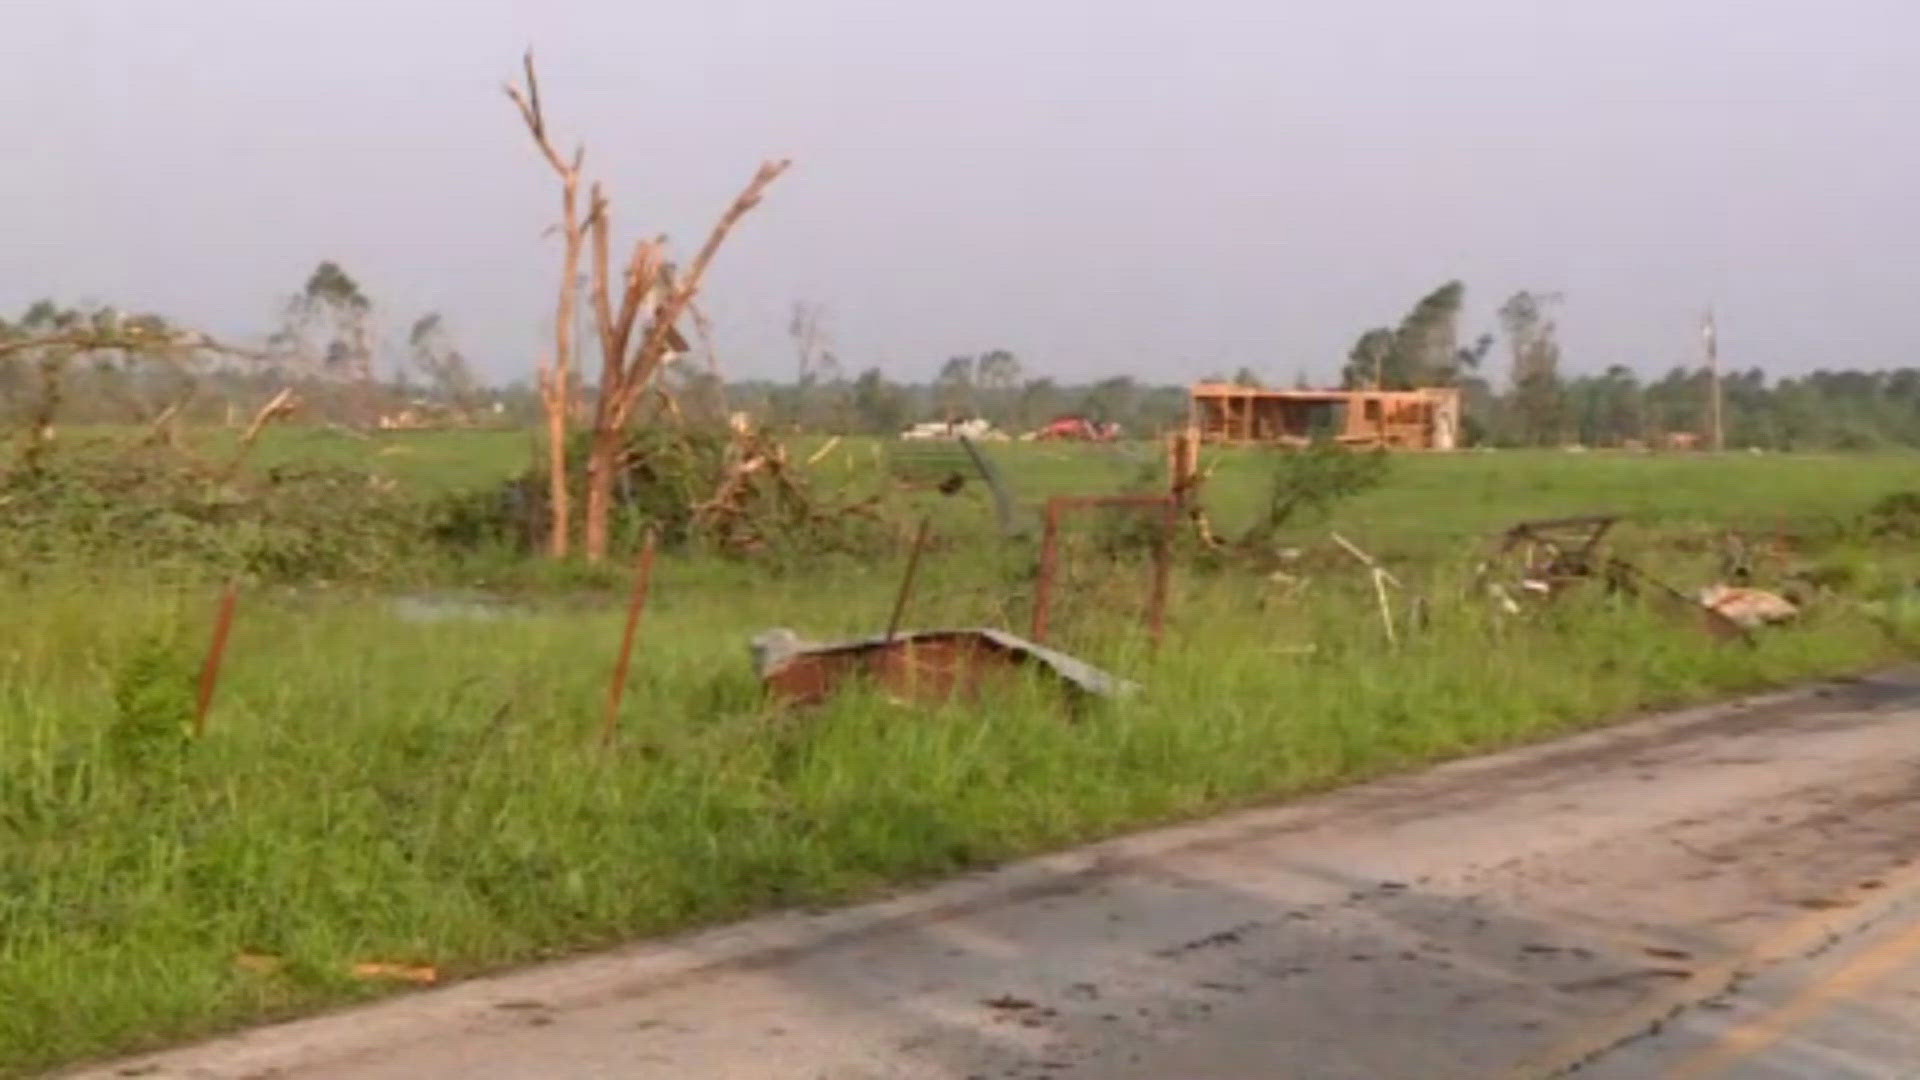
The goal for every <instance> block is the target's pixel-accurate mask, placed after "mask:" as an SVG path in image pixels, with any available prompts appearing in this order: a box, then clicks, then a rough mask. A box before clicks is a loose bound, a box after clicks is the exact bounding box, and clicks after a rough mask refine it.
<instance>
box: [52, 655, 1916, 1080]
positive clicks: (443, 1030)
mask: <svg viewBox="0 0 1920 1080" xmlns="http://www.w3.org/2000/svg"><path fill="white" fill-rule="evenodd" d="M1914 670H1915V668H1914V667H1912V666H1910V665H1899V666H1891V667H1883V668H1880V669H1877V670H1875V671H1874V672H1871V673H1867V674H1864V675H1855V676H1851V677H1836V678H1829V679H1824V680H1820V681H1817V682H1811V683H1804V684H1800V685H1797V686H1794V687H1791V688H1788V689H1784V690H1776V691H1770V692H1763V693H1757V694H1749V695H1744V696H1741V697H1736V698H1733V699H1730V700H1727V701H1723V702H1719V703H1715V704H1710V705H1704V706H1695V707H1691V708H1686V709H1680V710H1675V711H1669V712H1662V713H1655V714H1651V715H1644V716H1640V717H1638V718H1633V719H1626V720H1622V721H1620V722H1617V723H1611V724H1604V725H1600V726H1596V727H1593V728H1588V729H1585V730H1582V731H1578V732H1575V733H1573V734H1570V735H1565V736H1562V737H1559V738H1554V739H1549V740H1545V741H1540V742H1533V743H1528V744H1525V745H1521V746H1517V747H1512V748H1509V749H1505V750H1500V751H1495V752H1493V753H1490V754H1483V755H1478V756H1472V757H1463V758H1457V759H1454V760H1451V761H1445V762H1441V763H1438V764H1435V765H1432V766H1428V767H1425V768H1423V769H1420V770H1418V771H1415V772H1408V773H1402V774H1397V775H1393V776H1388V777H1385V778H1381V779H1376V780H1371V781H1362V782H1359V783H1356V784H1353V785H1349V786H1344V787H1340V788H1336V789H1332V790H1330V791H1327V792H1324V793H1320V794H1310V795H1305V796H1301V797H1297V798H1293V799H1290V800H1288V801H1285V802H1278V803H1274V804H1270V805H1265V806H1260V807H1255V808H1251V809H1243V810H1236V811H1229V812H1227V813H1225V814H1221V815H1218V816H1215V817H1211V818H1206V819H1203V820H1200V821H1195V822H1188V823H1183V824H1177V825H1171V826H1165V827H1161V828H1156V829H1150V830H1147V831H1143V832H1138V833H1133V834H1129V835H1124V836H1120V837H1116V838H1113V839H1108V840H1103V841H1097V842H1095V843H1092V844H1088V845H1085V846H1081V847H1076V848H1071V849H1067V850H1064V851H1060V852H1054V853H1050V854H1045V855H1039V856H1034V857H1030V858H1025V859H1021V860H1019V861H1016V862H1012V863H1007V864H1003V865H1001V866H998V867H994V868H989V869H984V870H980V871H975V872H972V873H968V874H964V875H961V876H958V877H955V878H949V879H946V880H944V881H941V882H939V883H936V884H933V885H931V886H927V887H923V888H916V889H911V890H908V891H903V892H901V893H898V894H896V895H893V896H889V897H885V898H882V899H878V900H872V901H867V902H864V903H859V904H855V905H852V906H848V907H841V908H835V909H832V910H828V911H824V912H802V911H784V912H775V913H771V914H767V915H761V916H757V917H753V918H750V919H747V920H744V921H740V922H736V923H732V924H727V925H721V926H717V927H709V928H706V929H699V930H692V931H688V932H684V933H681V934H678V935H673V936H669V937H665V938H656V939H649V940H645V941H640V942H636V943H633V944H629V945H625V946H621V947H618V948H615V949H612V950H607V951H603V952H599V953H593V954H588V955H584V956H578V957H572V958H568V959H563V960H556V961H549V962H546V963H540V964H536V965H532V966H525V967H516V968H511V969H507V970H504V971H500V972H496V973H493V974H488V975H480V976H476V977H473V978H471V979H466V980H463V981H460V982H456V983H451V984H448V985H446V986H442V987H438V988H434V989H430V990H422V991H417V992H412V993H406V994H402V995H399V996H395V997H389V998H384V999H382V1000H379V1001H376V1002H371V1003H368V1004H364V1005H358V1006H352V1007H348V1008H346V1009H341V1010H335V1011H332V1012H326V1013H320V1014H316V1015H312V1016H307V1017H302V1018H299V1019H293V1020H287V1021H281V1022H278V1023H271V1024H267V1025H264V1026H259V1027H252V1028H245V1029H241V1030H239V1031H236V1032H233V1033H231V1034H227V1035H222V1036H216V1037H214V1038H212V1039H209V1040H206V1041H202V1042H197V1043H189V1044H185V1045H182V1046H177V1047H174V1048H170V1049H166V1050H160V1051H154V1052H149V1053H145V1054H140V1055H136V1056H132V1057H125V1058H120V1059H117V1060H111V1061H94V1062H90V1063H86V1064H82V1065H78V1066H73V1067H70V1068H68V1069H66V1070H64V1071H56V1072H54V1073H53V1074H52V1075H53V1076H56V1077H60V1078H64V1080H108V1078H113V1077H124V1076H154V1077H166V1076H176V1077H208V1078H223V1080H224V1078H235V1077H252V1076H265V1075H273V1074H276V1073H279V1072H282V1071H288V1070H294V1069H321V1068H326V1067H329V1066H333V1067H340V1066H345V1065H347V1064H349V1063H351V1062H352V1061H353V1060H355V1059H358V1058H361V1057H364V1056H367V1055H371V1054H376V1053H378V1052H380V1051H382V1050H384V1049H388V1048H396V1047H401V1046H408V1045H415V1044H418V1043H421V1042H425V1041H429V1040H432V1039H435V1038H439V1037H444V1036H445V1035H446V1034H447V1033H449V1032H456V1031H460V1030H462V1029H464V1028H467V1027H471V1026H473V1025H475V1024H478V1023H485V1022H490V1021H493V1020H497V1018H498V1017H499V1010H500V1005H501V1003H502V1002H514V1001H526V1000H539V1001H541V1002H542V1003H543V1005H545V1006H546V1007H547V1008H549V1009H552V1010H556V1011H565V1010H570V1009H578V1008H584V1007H590V1006H593V1005H597V1004H601V1003H605V1002H609V1001H616V1000H621V999H625V998H629V997H633V996H637V995H639V994H642V993H647V992H651V991H654V990H657V989H660V988H663V987H666V986H671V985H674V984H677V983H683V982H687V981H692V980H696V979H699V978H703V977H706V976H708V975H711V974H713V973H715V972H718V971H723V970H745V969H753V968H760V967H766V966H769V965H773V964H778V963H781V962H783V961H785V960H789V959H793V958H796V957H800V956H804V955H808V954H811V953H814V952H818V951H821V950H824V949H828V948H832V947H834V946H836V945H840V944H844V943H848V942H851V941H856V940H860V939H863V938H867V937H871V936H875V935H878V934H881V933H885V932H888V931H890V930H894V929H900V928H906V927H912V926H917V925H927V924H931V923H937V922H940V921H943V920H946V919H950V918H955V917H958V916H961V915H965V914H970V913H974V912H978V911H982V910H989V909H992V908H995V907H1000V906H1004V905H1007V904H1012V903H1018V902H1023V901H1027V900H1031V899H1035V898H1038V897H1043V896H1055V895H1067V894H1071V893H1075V892H1078V891H1081V890H1083V889H1085V888H1087V887H1088V886H1089V885H1091V884H1094V883H1096V882H1098V881H1099V880H1101V879H1102V878H1105V877H1107V876H1110V875H1114V874H1118V873H1122V872H1125V871H1126V870H1128V869H1130V868H1134V867H1138V866H1141V865H1145V864H1149V863H1151V862H1152V861H1153V860H1155V859H1157V858H1160V857H1162V856H1165V855H1168V854H1172V853H1176V852H1189V851H1197V850H1206V849H1208V848H1213V847H1225V846H1230V845H1233V844H1237V843H1241V842H1245V841H1248V840H1252V839H1255V838H1259V837H1262V836H1269V835H1274V834H1277V833H1284V832H1291V831H1297V830H1302V829H1306V828H1310V827H1312V826H1314V825H1316V824H1319V823H1322V822H1325V821H1326V820H1328V819H1329V818H1331V817H1334V816H1337V815H1340V814H1342V813H1343V812H1354V811H1356V810H1358V809H1359V808H1361V807H1368V808H1378V807H1380V806H1382V805H1392V804H1395V803H1399V802H1408V803H1413V802H1415V801H1417V800H1420V799H1421V798H1423V797H1428V798H1430V797H1432V796H1433V795H1435V794H1440V793H1446V792H1449V791H1456V792H1457V791H1469V790H1473V789H1476V788H1478V787H1481V786H1485V787H1487V788H1489V789H1491V788H1492V787H1493V785H1491V784H1488V785H1476V784H1474V783H1473V781H1474V780H1475V779H1476V778H1491V777H1495V776H1498V775H1501V774H1509V773H1516V774H1517V773H1524V772H1529V771H1533V770H1539V769H1549V768H1551V767H1553V766H1554V765H1555V764H1558V763H1561V762H1563V761H1567V760H1577V759H1581V758H1586V757H1592V756H1601V755H1605V756H1612V755H1616V754H1632V753H1638V752H1641V751H1644V750H1646V749H1649V748H1651V747H1653V746H1657V745H1660V744H1663V743H1667V742H1672V741H1675V740H1678V739H1680V738H1684V737H1685V736H1687V735H1688V734H1689V733H1691V732H1695V731H1697V730H1702V729H1711V728H1715V727H1718V726H1722V725H1726V724H1729V723H1735V722H1738V720H1739V719H1740V718H1741V717H1743V716H1744V715H1745V714H1748V713H1752V712H1755V711H1758V710H1763V709H1769V708H1780V707H1791V706H1794V705H1798V704H1803V703H1814V702H1817V701H1818V700H1819V699H1820V698H1821V697H1822V696H1824V694H1826V693H1830V692H1831V691H1832V690H1833V689H1834V688H1836V687H1842V686H1845V685H1848V684H1850V683H1859V682H1861V681H1863V680H1872V679H1875V678H1879V677H1888V676H1896V675H1898V674H1899V673H1901V672H1903V671H1905V672H1909V673H1911V672H1913V671H1914ZM1496 797H1497V792H1496V793H1492V794H1489V795H1488V798H1496ZM1912 894H1920V866H1916V867H1914V868H1912V869H1911V870H1909V871H1903V873H1902V874H1901V875H1897V876H1896V878H1889V879H1887V880H1886V881H1885V882H1884V887H1883V888H1881V889H1878V890H1873V891H1872V892H1871V895H1870V896H1868V897H1867V898H1866V899H1864V900H1862V901H1860V902H1859V903H1857V904H1853V905H1850V906H1845V907H1841V908H1836V909H1833V910H1829V911H1823V912H1820V913H1818V915H1816V916H1810V917H1809V918H1807V919H1805V920H1802V921H1801V922H1799V923H1796V924H1794V926H1793V928H1791V930H1790V931H1789V932H1788V933H1785V934H1782V935H1780V936H1779V938H1778V940H1776V941H1771V942H1769V944H1768V946H1767V947H1766V948H1765V949H1764V950H1760V951H1756V952H1755V953H1751V954H1748V955H1745V956H1742V957H1738V958H1735V959H1732V960H1728V961H1724V962H1721V963H1719V964H1715V965H1709V966H1707V967H1705V968H1702V969H1701V970H1699V971H1697V972H1696V973H1695V974H1694V976H1693V977H1692V978H1690V979H1688V980H1687V981H1686V982H1684V983H1682V984H1680V985H1677V986H1675V987H1673V988H1672V989H1671V990H1670V991H1669V992H1667V993H1664V994H1662V995H1661V996H1660V997H1659V998H1657V999H1655V1000H1653V1001H1650V1002H1648V1003H1646V1004H1645V1005H1644V1006H1642V1007H1639V1008H1636V1009H1633V1010H1629V1011H1628V1012H1626V1013H1622V1014H1619V1016H1617V1017H1610V1018H1608V1020H1606V1021H1604V1022H1601V1023H1598V1024H1595V1025H1591V1026H1589V1027H1588V1028H1586V1029H1584V1030H1583V1031H1581V1032H1579V1033H1577V1034H1576V1035H1575V1036H1574V1037H1572V1038H1570V1039H1569V1040H1566V1041H1563V1042H1562V1043H1559V1044H1557V1045H1555V1046H1554V1047H1553V1048H1551V1049H1550V1050H1549V1051H1547V1052H1546V1053H1544V1054H1540V1055H1537V1056H1535V1057H1534V1058H1532V1059H1530V1060H1529V1061H1528V1062H1527V1063H1526V1064H1525V1065H1524V1066H1523V1067H1522V1068H1523V1069H1526V1070H1531V1071H1518V1070H1516V1071H1514V1072H1513V1073H1511V1074H1510V1075H1511V1076H1513V1077H1514V1078H1515V1080H1518V1078H1520V1077H1528V1078H1537V1077H1544V1076H1556V1075H1560V1074H1563V1073H1565V1072H1567V1071H1570V1070H1571V1069H1574V1068H1577V1067H1578V1066H1579V1064H1581V1063H1582V1062H1584V1061H1587V1060H1591V1059H1592V1058H1593V1057H1595V1056H1598V1055H1599V1054H1601V1053H1604V1052H1605V1051H1607V1050H1608V1049H1611V1048H1612V1047H1614V1046H1617V1045H1620V1044H1621V1043H1623V1042H1626V1041H1629V1040H1631V1039H1632V1038H1634V1037H1637V1036H1638V1035H1640V1034H1642V1033H1644V1032H1646V1031H1647V1030H1649V1029H1651V1028H1654V1027H1656V1026H1657V1025H1658V1024H1659V1023H1661V1022H1663V1021H1664V1020H1665V1019H1667V1018H1669V1017H1671V1016H1673V1015H1674V1014H1676V1013H1678V1012H1679V1011H1681V1010H1683V1009H1685V1008H1687V1007H1689V1006H1691V1005H1692V1004H1695V1003H1697V1002H1698V1001H1701V1000H1705V999H1707V998H1710V997H1713V996H1715V995H1716V994H1719V993H1721V992H1723V991H1724V990H1725V989H1726V987H1727V986H1730V985H1732V984H1733V983H1734V982H1735V981H1737V980H1738V979H1739V978H1740V977H1741V976H1742V975H1743V974H1744V973H1745V972H1746V971H1747V970H1749V969H1751V968H1752V967H1754V966H1756V965H1759V964H1763V963H1765V962H1767V961H1769V960H1771V959H1779V958H1786V957H1790V956H1793V955H1800V954H1804V953H1807V952H1812V951H1817V950H1818V948H1819V947H1820V946H1821V944H1822V943H1823V942H1824V941H1826V940H1829V939H1831V938H1833V937H1836V936H1839V935H1841V934H1844V933H1846V932H1848V929H1849V928H1857V927H1859V926H1864V925H1866V924H1867V923H1868V922H1871V921H1872V919H1871V918H1864V917H1863V913H1871V912H1881V913H1884V912H1885V911H1891V910H1893V908H1894V907H1895V906H1897V905H1898V904H1900V903H1902V902H1904V901H1905V900H1906V899H1909V898H1910V897H1911V895H1912ZM1781 949H1785V950H1786V951H1785V952H1780V950H1781Z"/></svg>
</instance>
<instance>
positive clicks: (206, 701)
mask: <svg viewBox="0 0 1920 1080" xmlns="http://www.w3.org/2000/svg"><path fill="white" fill-rule="evenodd" d="M239 599H240V589H239V586H237V585H231V584H230V585H228V586H227V590H226V592H224V593H222V594H221V595H220V610H219V613H218V614H216V615H215V616H214V620H213V642H212V644H210V645H209V646H208V647H207V659H206V662H205V663H204V664H202V665H201V666H200V697H199V700H198V701H196V702H195V703H194V710H193V737H194V738H196V739H197V738H199V737H200V736H202V735H205V734H206V733H207V710H208V709H209V708H211V707H212V706H213V689H214V687H215V686H217V685H219V683H220V662H221V660H223V659H224V658H225V657H226V655H227V635H228V633H229V632H231V631H232V630H233V609H234V605H235V604H237V603H238V602H239Z"/></svg>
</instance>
